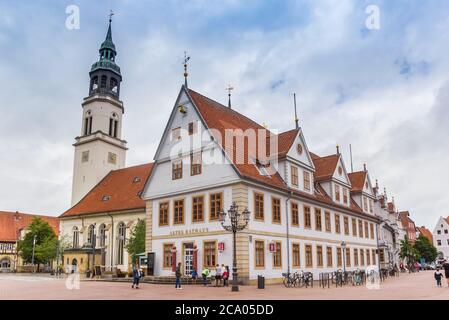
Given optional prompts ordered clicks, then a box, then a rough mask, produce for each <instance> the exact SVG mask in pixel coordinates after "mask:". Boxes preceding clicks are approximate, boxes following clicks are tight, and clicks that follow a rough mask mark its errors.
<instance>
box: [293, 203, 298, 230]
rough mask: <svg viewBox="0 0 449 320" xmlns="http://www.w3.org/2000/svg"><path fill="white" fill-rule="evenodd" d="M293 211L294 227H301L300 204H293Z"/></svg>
mask: <svg viewBox="0 0 449 320" xmlns="http://www.w3.org/2000/svg"><path fill="white" fill-rule="evenodd" d="M291 210H292V226H295V227H299V210H298V204H297V203H296V202H292V205H291Z"/></svg>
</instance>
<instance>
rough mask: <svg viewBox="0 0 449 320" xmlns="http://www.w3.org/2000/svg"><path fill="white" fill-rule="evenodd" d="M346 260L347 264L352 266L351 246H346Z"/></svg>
mask: <svg viewBox="0 0 449 320" xmlns="http://www.w3.org/2000/svg"><path fill="white" fill-rule="evenodd" d="M345 259H346V261H345V263H346V266H347V267H350V266H351V250H350V249H349V248H346V257H345Z"/></svg>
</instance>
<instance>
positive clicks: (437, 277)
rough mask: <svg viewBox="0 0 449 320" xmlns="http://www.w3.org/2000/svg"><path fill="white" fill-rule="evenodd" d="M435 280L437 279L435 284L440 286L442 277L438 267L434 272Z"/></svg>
mask: <svg viewBox="0 0 449 320" xmlns="http://www.w3.org/2000/svg"><path fill="white" fill-rule="evenodd" d="M434 277H435V280H436V281H437V286H438V287H441V278H443V274H442V273H441V271H440V268H437V270H436V271H435V274H434Z"/></svg>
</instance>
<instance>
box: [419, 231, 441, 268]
mask: <svg viewBox="0 0 449 320" xmlns="http://www.w3.org/2000/svg"><path fill="white" fill-rule="evenodd" d="M415 249H416V251H417V252H418V256H419V257H420V258H424V260H425V261H426V262H428V263H430V262H433V261H435V259H436V258H437V256H438V250H437V248H435V247H434V245H433V244H432V243H431V242H430V240H429V239H427V238H426V237H425V236H423V235H422V234H420V235H419V237H418V239H416V242H415Z"/></svg>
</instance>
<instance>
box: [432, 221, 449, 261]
mask: <svg viewBox="0 0 449 320" xmlns="http://www.w3.org/2000/svg"><path fill="white" fill-rule="evenodd" d="M433 245H434V246H435V248H437V250H438V252H439V253H442V256H443V258H444V259H447V260H449V224H448V222H447V220H446V219H445V218H443V217H440V219H438V223H437V224H436V226H435V228H434V229H433Z"/></svg>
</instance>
